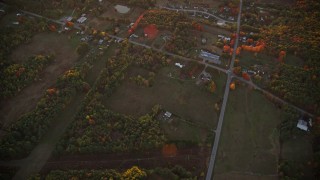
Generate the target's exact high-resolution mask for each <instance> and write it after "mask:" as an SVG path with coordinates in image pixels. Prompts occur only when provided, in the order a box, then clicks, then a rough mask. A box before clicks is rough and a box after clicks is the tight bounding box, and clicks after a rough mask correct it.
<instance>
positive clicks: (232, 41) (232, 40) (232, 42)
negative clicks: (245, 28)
mask: <svg viewBox="0 0 320 180" xmlns="http://www.w3.org/2000/svg"><path fill="white" fill-rule="evenodd" d="M233 45H234V39H231V41H230V46H231V47H233Z"/></svg>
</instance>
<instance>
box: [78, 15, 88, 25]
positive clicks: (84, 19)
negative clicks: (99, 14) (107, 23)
mask: <svg viewBox="0 0 320 180" xmlns="http://www.w3.org/2000/svg"><path fill="white" fill-rule="evenodd" d="M86 20H87V18H86V17H83V16H82V17H80V18H79V19H78V20H77V22H78V23H80V24H82V23H84V22H85V21H86Z"/></svg>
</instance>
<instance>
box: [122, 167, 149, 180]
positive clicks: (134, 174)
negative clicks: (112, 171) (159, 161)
mask: <svg viewBox="0 0 320 180" xmlns="http://www.w3.org/2000/svg"><path fill="white" fill-rule="evenodd" d="M145 177H147V173H146V172H145V171H143V170H141V169H139V167H137V166H133V167H132V168H130V169H127V170H126V171H125V172H124V173H123V178H124V179H125V180H127V179H128V180H129V179H130V180H135V179H143V178H145Z"/></svg>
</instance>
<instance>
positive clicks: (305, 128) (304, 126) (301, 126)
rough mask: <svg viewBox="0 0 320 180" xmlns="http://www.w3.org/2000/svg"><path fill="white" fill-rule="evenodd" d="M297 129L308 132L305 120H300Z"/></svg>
mask: <svg viewBox="0 0 320 180" xmlns="http://www.w3.org/2000/svg"><path fill="white" fill-rule="evenodd" d="M297 128H299V129H301V130H304V131H308V123H307V122H306V121H305V120H302V119H300V120H299V121H298V124H297Z"/></svg>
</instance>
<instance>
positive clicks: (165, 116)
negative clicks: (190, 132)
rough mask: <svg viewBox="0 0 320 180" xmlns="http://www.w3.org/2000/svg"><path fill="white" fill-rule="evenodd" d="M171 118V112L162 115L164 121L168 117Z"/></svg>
mask: <svg viewBox="0 0 320 180" xmlns="http://www.w3.org/2000/svg"><path fill="white" fill-rule="evenodd" d="M171 116H172V113H171V112H169V111H166V112H165V113H164V116H163V117H164V118H166V119H169V118H170V117H171Z"/></svg>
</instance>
